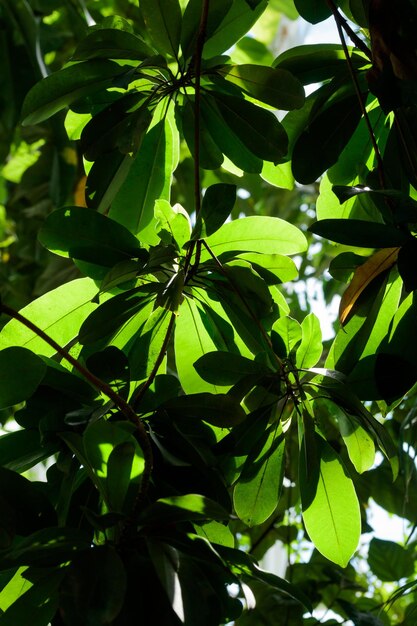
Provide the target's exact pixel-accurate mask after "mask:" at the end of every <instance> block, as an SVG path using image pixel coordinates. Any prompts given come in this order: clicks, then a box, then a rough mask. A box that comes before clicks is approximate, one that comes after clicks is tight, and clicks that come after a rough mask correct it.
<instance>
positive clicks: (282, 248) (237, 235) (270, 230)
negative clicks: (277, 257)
mask: <svg viewBox="0 0 417 626" xmlns="http://www.w3.org/2000/svg"><path fill="white" fill-rule="evenodd" d="M206 242H207V244H208V245H209V246H210V249H211V250H212V251H213V253H214V254H215V255H216V256H217V257H219V256H220V255H221V254H222V253H223V252H230V251H236V252H261V253H265V254H297V253H299V252H303V251H304V250H305V249H306V246H307V242H306V239H305V236H304V235H303V233H302V232H301V231H300V230H299V229H298V228H296V227H295V226H293V225H292V224H290V223H289V222H285V221H284V220H281V219H280V218H278V217H266V216H251V217H246V218H243V219H239V220H233V221H232V222H227V223H226V224H223V226H221V227H220V228H219V230H218V231H217V232H215V233H214V234H213V235H211V236H210V237H207V239H206ZM207 256H208V253H207V252H206V251H204V249H203V251H202V255H201V259H202V260H204V259H206V258H207Z"/></svg>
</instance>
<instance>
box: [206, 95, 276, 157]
mask: <svg viewBox="0 0 417 626" xmlns="http://www.w3.org/2000/svg"><path fill="white" fill-rule="evenodd" d="M213 95H214V97H215V100H216V103H217V107H218V110H219V112H220V115H221V116H222V118H223V120H224V122H225V123H226V124H227V126H228V127H229V128H230V129H231V130H232V132H233V133H234V134H235V135H236V137H238V138H239V140H240V141H241V142H242V143H243V144H244V145H245V146H246V147H247V148H248V149H249V150H250V151H251V152H252V153H253V154H254V155H255V156H257V157H258V158H260V159H263V160H265V161H272V162H273V163H279V162H280V161H281V160H282V158H283V157H284V156H285V155H286V153H287V150H288V137H287V133H286V132H285V130H284V127H283V126H282V124H281V123H280V122H279V121H278V120H277V118H276V117H275V115H274V114H273V113H271V112H270V111H266V110H265V109H262V108H260V107H258V106H256V105H255V104H252V102H248V101H247V100H243V99H242V98H236V97H235V96H228V95H226V94H222V93H220V92H213Z"/></svg>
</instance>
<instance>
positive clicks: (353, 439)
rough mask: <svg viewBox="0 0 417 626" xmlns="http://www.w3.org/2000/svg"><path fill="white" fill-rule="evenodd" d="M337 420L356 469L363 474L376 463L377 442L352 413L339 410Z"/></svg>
mask: <svg viewBox="0 0 417 626" xmlns="http://www.w3.org/2000/svg"><path fill="white" fill-rule="evenodd" d="M337 421H338V424H339V428H340V434H341V435H342V437H343V441H344V443H345V446H346V448H347V451H348V454H349V458H350V460H351V461H352V463H353V466H354V467H355V470H356V471H357V472H358V473H359V474H362V473H363V472H366V471H367V470H369V469H371V467H372V466H373V464H374V463H375V444H374V440H373V438H372V437H371V436H370V435H369V433H368V432H367V431H366V430H365V429H364V428H363V427H362V426H361V424H360V423H359V422H358V420H356V419H355V418H354V417H353V416H352V415H349V414H348V413H345V412H344V411H338V413H337Z"/></svg>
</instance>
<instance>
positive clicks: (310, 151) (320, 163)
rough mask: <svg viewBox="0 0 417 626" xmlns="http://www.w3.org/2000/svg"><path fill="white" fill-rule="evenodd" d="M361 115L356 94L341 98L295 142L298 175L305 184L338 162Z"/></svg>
mask: <svg viewBox="0 0 417 626" xmlns="http://www.w3.org/2000/svg"><path fill="white" fill-rule="evenodd" d="M361 116H362V112H361V108H360V106H359V103H358V99H357V97H356V95H355V96H350V97H348V98H344V99H343V100H340V101H337V102H336V103H335V104H333V105H331V106H329V107H328V108H327V109H326V110H325V111H323V112H322V113H320V114H319V115H317V116H316V117H315V118H314V120H313V121H312V122H311V124H309V125H308V126H307V128H306V130H304V132H303V133H302V134H301V135H300V136H299V138H298V139H297V141H296V143H295V145H294V149H293V162H292V171H293V174H294V178H295V179H296V180H298V182H300V183H302V184H309V183H313V182H314V181H315V180H317V178H318V177H319V176H320V175H321V174H323V172H324V171H325V170H326V169H327V168H329V167H330V166H331V165H333V164H334V163H336V161H337V159H338V157H339V155H340V153H341V152H342V150H343V149H344V147H345V146H346V144H347V143H348V141H349V139H350V138H351V136H352V134H353V132H354V130H355V128H356V127H357V125H358V124H359V121H360V119H361Z"/></svg>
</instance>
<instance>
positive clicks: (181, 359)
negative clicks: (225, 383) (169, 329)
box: [174, 298, 217, 393]
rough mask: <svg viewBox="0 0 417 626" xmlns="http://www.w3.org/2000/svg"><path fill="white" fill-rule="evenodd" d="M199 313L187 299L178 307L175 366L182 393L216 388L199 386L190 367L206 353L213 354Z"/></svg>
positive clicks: (213, 390) (196, 377)
mask: <svg viewBox="0 0 417 626" xmlns="http://www.w3.org/2000/svg"><path fill="white" fill-rule="evenodd" d="M205 318H206V315H205V314H204V311H203V309H202V308H201V307H200V306H198V305H197V304H196V302H195V301H194V300H192V299H190V298H186V299H185V300H184V302H183V303H182V305H181V307H180V310H179V314H178V318H177V321H176V324H175V338H174V339H175V362H176V366H177V372H178V376H179V379H180V381H181V386H182V388H183V389H184V391H185V392H186V393H194V392H197V391H211V392H214V393H216V392H217V388H216V387H215V386H214V385H211V384H209V383H205V384H204V383H202V380H201V378H200V376H199V375H198V374H197V372H196V370H195V369H194V363H195V362H196V361H197V359H199V358H200V357H201V356H203V355H204V354H206V353H207V352H213V350H216V344H215V343H214V341H213V339H212V336H211V333H210V332H208V330H207V328H206V324H205Z"/></svg>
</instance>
